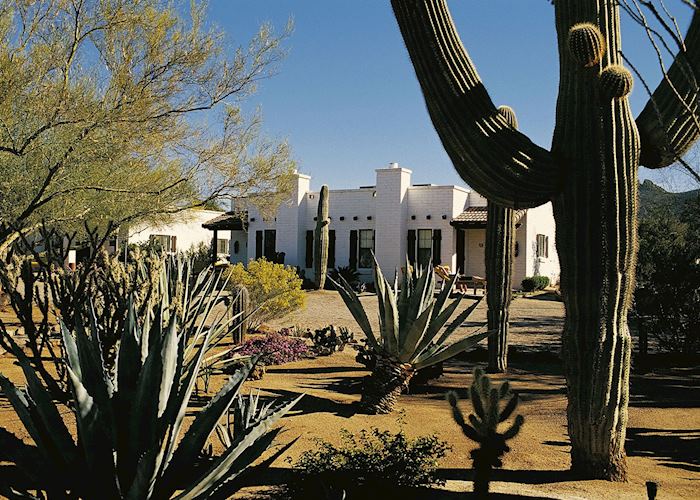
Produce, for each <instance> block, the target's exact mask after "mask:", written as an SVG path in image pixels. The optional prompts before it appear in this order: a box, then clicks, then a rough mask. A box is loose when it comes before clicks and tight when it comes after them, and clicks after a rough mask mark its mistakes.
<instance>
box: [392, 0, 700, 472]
mask: <svg viewBox="0 0 700 500" xmlns="http://www.w3.org/2000/svg"><path fill="white" fill-rule="evenodd" d="M692 3H693V4H694V2H692ZM392 6H393V9H394V14H395V16H396V19H397V21H398V24H399V27H400V29H401V33H402V35H403V38H404V41H405V44H406V46H407V48H408V52H409V55H410V57H411V60H412V62H413V66H414V68H415V71H416V74H417V77H418V80H419V82H420V85H421V87H422V90H423V94H424V96H425V101H426V104H427V107H428V111H429V113H430V116H431V119H432V121H433V124H434V125H435V128H436V129H437V132H438V134H439V136H440V138H441V140H442V143H443V145H444V147H445V149H446V151H447V153H448V154H449V156H450V158H451V160H452V162H453V163H454V166H455V168H456V169H457V171H458V172H459V174H460V175H461V177H462V178H463V179H464V180H465V181H467V182H468V183H469V184H470V185H471V186H472V187H474V188H475V189H476V190H478V191H479V192H480V193H482V194H483V195H484V196H486V197H487V198H488V199H489V200H491V201H493V202H494V203H497V204H498V205H501V206H504V207H509V208H529V207H535V206H538V205H541V204H543V203H546V202H548V201H551V202H553V206H554V217H555V220H556V224H557V237H556V243H557V250H558V253H559V258H560V263H561V289H562V295H563V299H564V303H565V307H566V320H565V325H564V336H563V356H564V360H565V371H566V379H567V386H568V400H569V402H568V408H567V413H568V430H569V436H570V439H571V445H572V449H571V461H572V469H573V470H574V471H575V472H576V473H578V474H580V475H582V476H585V477H589V478H605V479H610V480H624V479H625V478H626V477H627V465H626V459H625V451H624V442H625V431H626V426H627V404H628V400H629V371H630V352H631V339H630V333H629V329H628V325H627V312H628V309H629V307H630V299H631V296H632V292H633V289H634V271H635V263H636V254H637V236H636V223H637V185H638V183H637V169H638V167H639V166H640V165H644V166H646V167H650V168H660V167H664V166H667V165H670V164H672V163H673V162H674V161H675V160H676V159H677V158H679V157H680V156H681V155H682V154H683V153H684V152H685V151H687V149H688V148H689V147H690V146H691V145H692V144H693V143H694V142H695V140H696V139H697V137H698V133H699V132H700V130H699V128H698V126H697V124H698V116H697V109H698V103H697V95H698V93H697V84H696V77H697V76H698V75H697V69H698V64H699V63H700V15H699V14H697V11H696V13H695V15H694V17H693V20H692V23H691V25H690V28H689V31H688V33H687V35H686V37H685V43H684V44H683V43H681V44H680V51H679V53H678V54H677V56H676V58H675V61H674V63H673V65H672V66H671V67H670V68H669V70H668V72H667V77H666V78H664V80H662V82H661V83H660V84H659V86H658V87H657V88H656V90H655V91H654V92H653V96H652V99H651V100H650V101H649V103H648V104H647V105H646V107H645V108H644V110H643V111H642V112H641V114H640V115H639V116H638V117H637V119H636V120H635V119H634V118H633V116H632V112H631V110H630V106H629V102H628V99H627V95H628V94H629V92H630V90H631V87H632V82H633V78H632V76H631V73H630V72H629V71H628V70H627V69H626V68H625V67H624V66H623V59H622V55H621V36H620V17H619V5H618V2H617V1H615V0H555V1H554V9H555V22H556V29H557V37H558V48H559V61H560V83H559V96H558V100H557V108H556V125H555V129H554V136H553V140H552V147H551V149H550V150H546V149H544V148H542V147H539V146H537V145H535V144H534V143H533V142H532V141H531V140H530V139H529V138H528V137H526V136H525V135H524V134H522V133H520V132H518V131H517V130H515V128H514V127H512V126H511V125H510V124H509V123H508V121H507V120H506V119H505V118H504V117H503V115H501V114H500V113H498V111H497V109H496V107H495V106H494V105H493V103H492V101H491V99H490V97H489V95H488V93H487V91H486V88H485V87H484V85H483V83H482V82H481V80H480V78H479V76H478V74H477V71H476V68H475V67H474V64H473V63H472V61H471V59H470V58H469V55H468V54H467V52H466V50H465V49H464V47H463V45H462V43H461V41H460V38H459V36H458V34H457V31H456V29H455V26H454V23H453V21H452V19H451V16H450V13H449V10H448V8H447V4H446V1H445V0H392Z"/></svg>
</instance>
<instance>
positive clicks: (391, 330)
mask: <svg viewBox="0 0 700 500" xmlns="http://www.w3.org/2000/svg"><path fill="white" fill-rule="evenodd" d="M379 297H380V296H379V295H377V299H378V302H379V303H380V304H383V307H380V309H383V310H384V328H382V344H383V345H384V350H385V351H386V352H387V354H389V355H390V356H393V357H395V358H398V357H399V319H400V318H399V311H398V309H397V307H396V297H395V296H394V293H393V292H392V291H391V288H390V287H388V286H387V287H386V288H385V291H384V299H383V300H381V299H379Z"/></svg>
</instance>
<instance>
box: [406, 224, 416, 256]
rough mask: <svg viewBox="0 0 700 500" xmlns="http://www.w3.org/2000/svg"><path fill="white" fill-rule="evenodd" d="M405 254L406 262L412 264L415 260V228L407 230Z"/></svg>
mask: <svg viewBox="0 0 700 500" xmlns="http://www.w3.org/2000/svg"><path fill="white" fill-rule="evenodd" d="M406 250H407V252H406V253H407V254H408V262H410V263H411V264H413V263H414V262H415V261H416V230H415V229H409V230H408V243H407V246H406Z"/></svg>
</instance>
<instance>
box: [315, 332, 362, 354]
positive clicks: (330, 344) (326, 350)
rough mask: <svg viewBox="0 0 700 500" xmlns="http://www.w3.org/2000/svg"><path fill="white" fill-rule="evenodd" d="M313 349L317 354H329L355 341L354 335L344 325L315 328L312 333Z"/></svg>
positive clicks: (343, 348)
mask: <svg viewBox="0 0 700 500" xmlns="http://www.w3.org/2000/svg"><path fill="white" fill-rule="evenodd" d="M311 340H313V342H314V346H313V348H312V349H313V351H314V353H315V354H316V355H317V356H329V355H331V354H333V353H334V352H340V351H343V350H345V346H346V345H348V344H354V343H355V335H354V334H353V333H352V332H351V331H349V330H348V329H347V328H346V327H344V326H341V327H338V328H336V327H335V326H333V325H330V326H327V327H325V328H319V329H317V330H316V331H315V332H314V333H313V334H312V335H311Z"/></svg>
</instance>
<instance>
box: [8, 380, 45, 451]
mask: <svg viewBox="0 0 700 500" xmlns="http://www.w3.org/2000/svg"><path fill="white" fill-rule="evenodd" d="M0 389H2V393H3V395H4V396H5V397H7V399H8V401H9V402H10V404H11V405H12V408H14V410H15V413H17V416H18V417H19V419H20V420H21V422H22V424H24V428H25V429H27V432H28V433H29V435H30V436H31V437H32V439H33V440H34V443H36V446H37V449H38V450H39V451H40V452H41V453H42V454H43V455H44V457H45V458H46V459H47V460H49V461H50V459H51V456H50V455H49V451H48V450H49V448H48V446H47V443H46V439H47V437H46V436H45V435H44V434H45V433H44V432H41V431H40V427H39V422H36V421H35V419H34V416H33V414H32V413H33V412H32V410H31V406H30V399H29V398H28V397H27V395H26V394H24V393H23V392H22V391H21V390H19V389H18V388H17V386H15V384H13V383H12V382H10V380H9V379H8V378H5V376H3V375H2V374H0Z"/></svg>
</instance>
